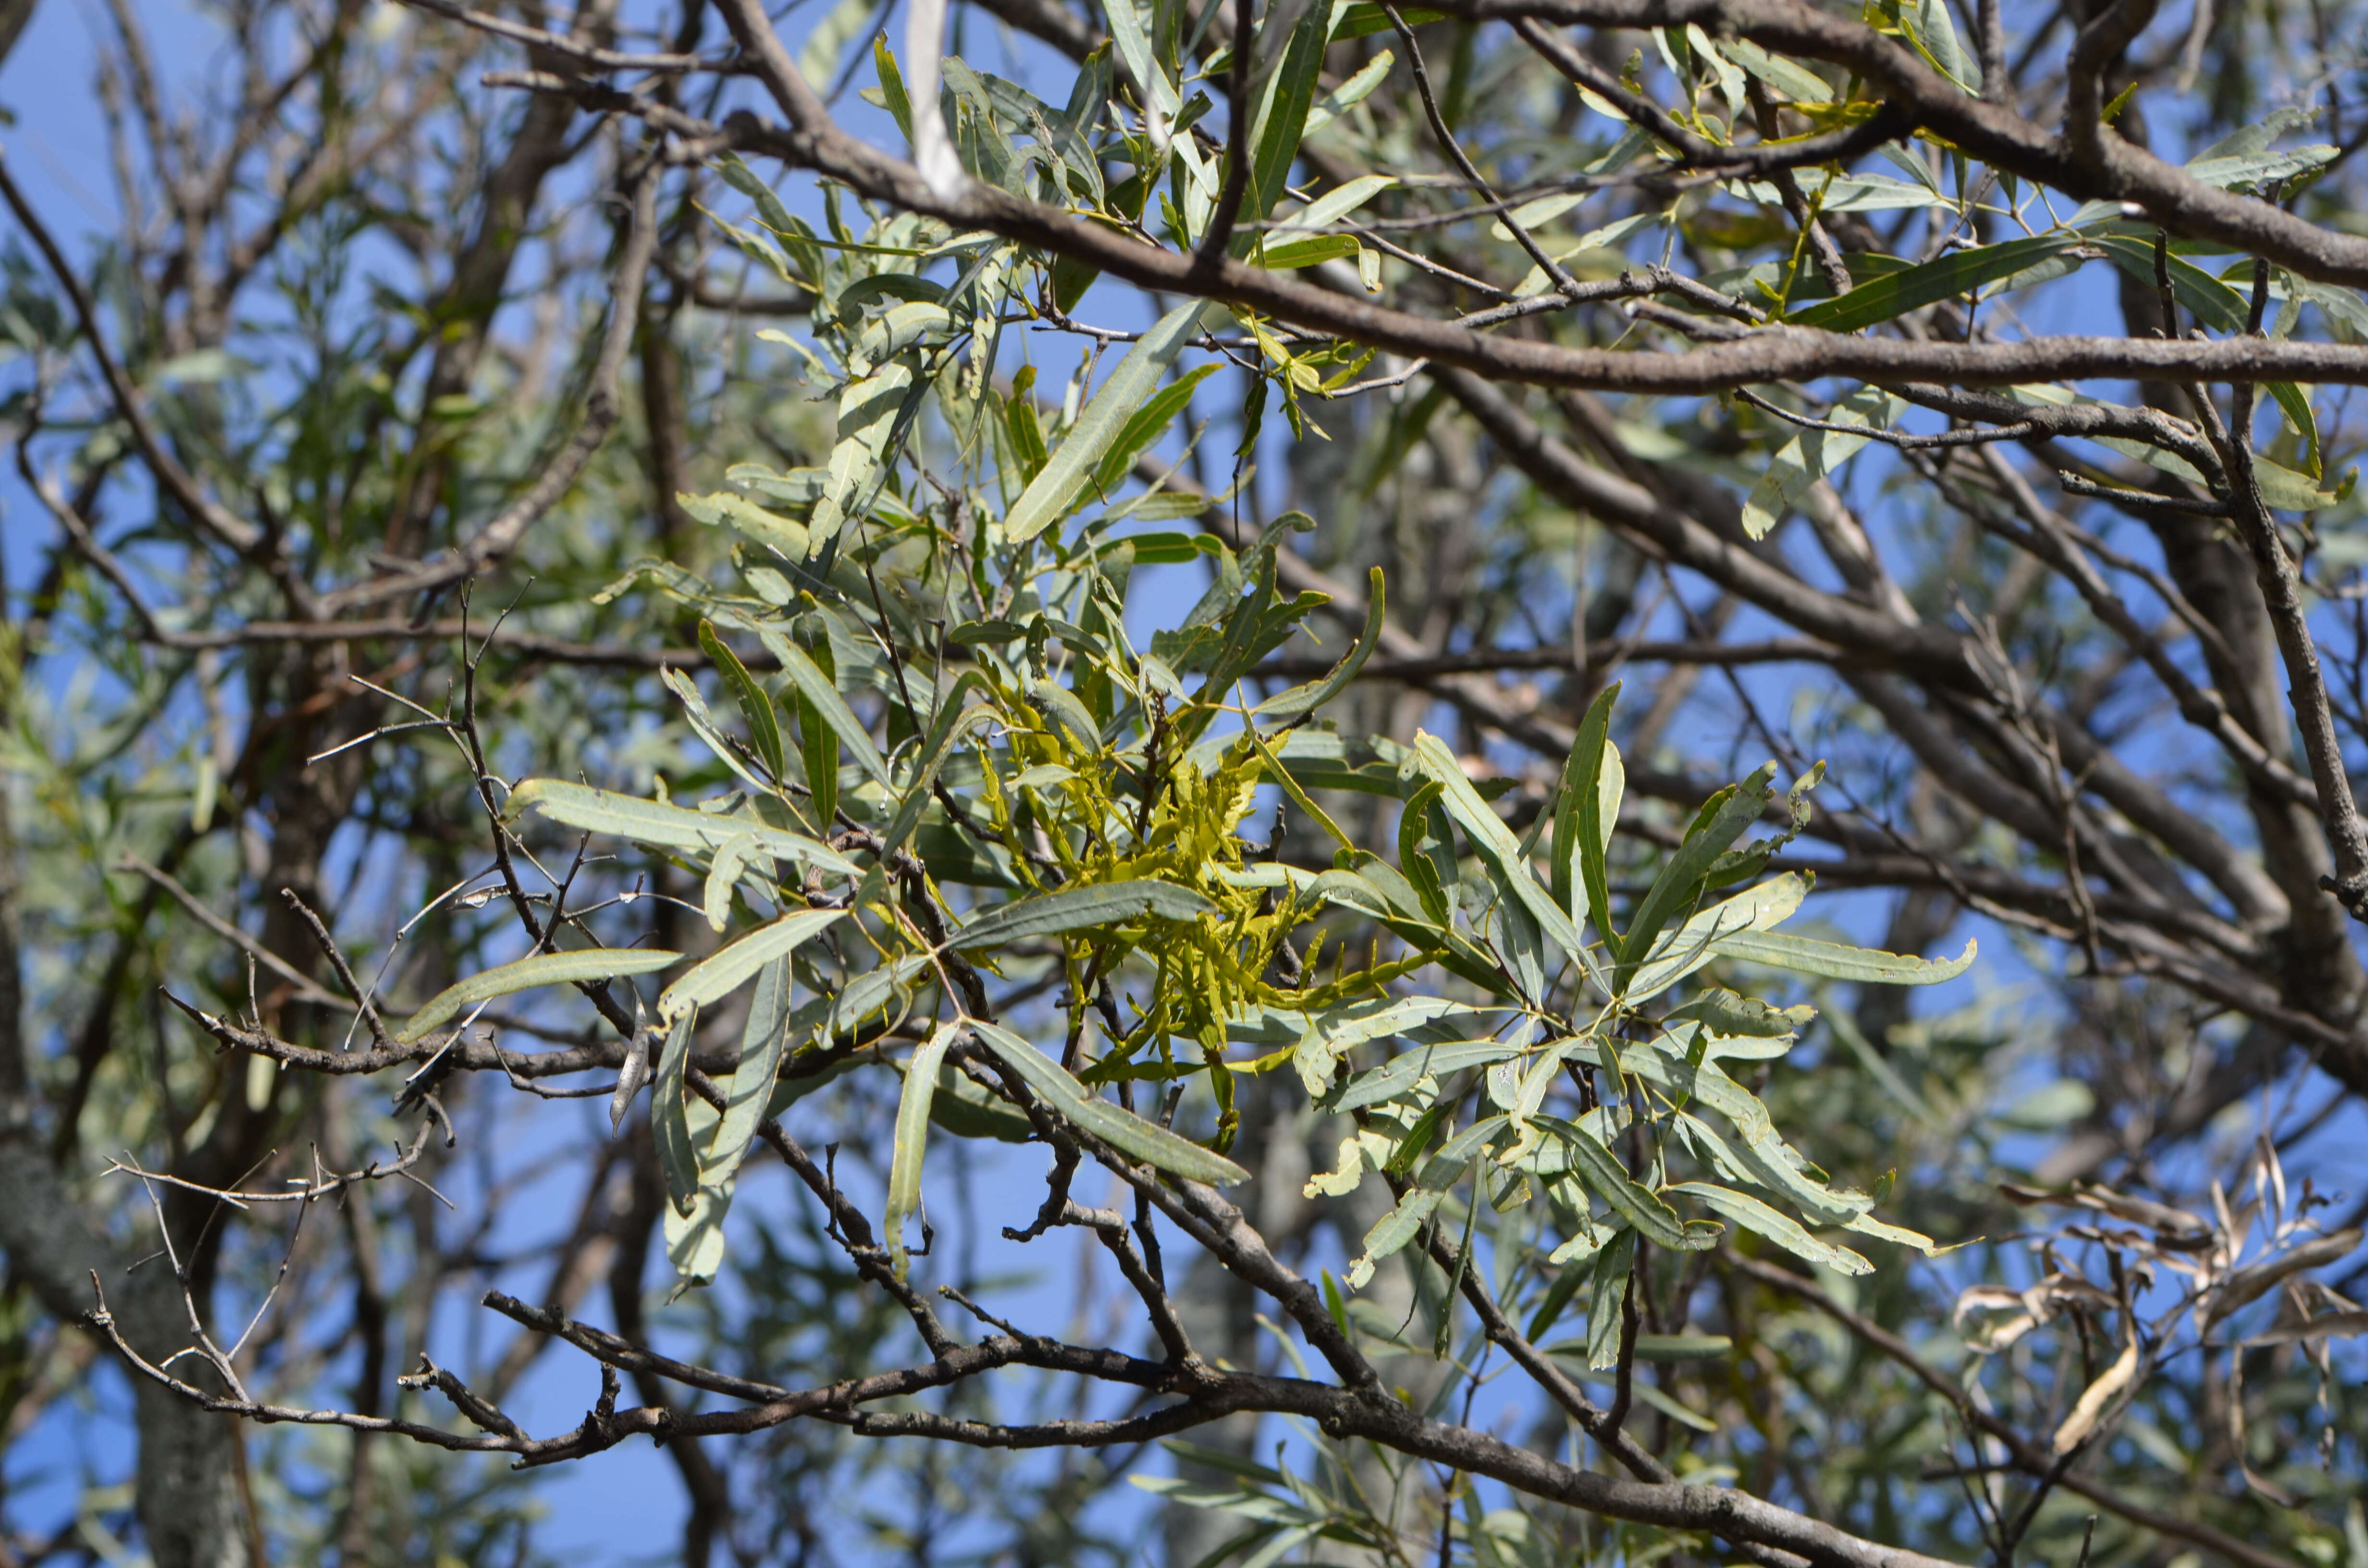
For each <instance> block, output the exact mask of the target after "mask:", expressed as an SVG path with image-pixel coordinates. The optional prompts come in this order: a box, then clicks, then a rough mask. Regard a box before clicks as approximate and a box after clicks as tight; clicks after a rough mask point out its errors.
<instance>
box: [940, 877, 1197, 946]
mask: <svg viewBox="0 0 2368 1568" xmlns="http://www.w3.org/2000/svg"><path fill="white" fill-rule="evenodd" d="M1216 907H1217V906H1216V905H1215V904H1213V903H1211V902H1209V900H1208V898H1207V897H1206V896H1205V895H1204V894H1201V893H1199V892H1194V891H1193V890H1192V889H1190V888H1188V887H1179V886H1178V885H1177V884H1176V883H1174V882H1152V881H1133V882H1097V883H1094V884H1091V885H1089V886H1086V887H1081V888H1080V887H1072V888H1063V889H1060V890H1059V891H1058V892H1048V893H1040V894H1038V895H1037V896H1036V897H1034V898H1023V899H1016V900H1014V901H1013V902H1011V903H1004V904H997V905H996V907H995V908H993V909H990V910H988V911H987V912H986V913H985V914H984V915H979V916H977V917H976V918H974V919H973V920H971V921H970V922H969V923H968V924H966V925H964V926H962V929H961V930H960V931H959V932H957V933H955V935H954V937H953V941H952V945H953V946H954V947H957V948H992V947H1000V946H1002V945H1004V944H1005V943H1007V942H1018V941H1023V940H1025V939H1026V938H1028V937H1050V936H1054V935H1057V934H1059V933H1060V932H1063V931H1075V930H1077V929H1079V928H1080V927H1082V926H1117V925H1122V924H1124V923H1125V922H1127V921H1131V920H1140V919H1143V918H1144V917H1145V916H1146V915H1156V916H1157V917H1158V918H1160V919H1162V920H1197V919H1199V918H1200V917H1201V915H1211V914H1214V913H1215V911H1216Z"/></svg>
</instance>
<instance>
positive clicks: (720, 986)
mask: <svg viewBox="0 0 2368 1568" xmlns="http://www.w3.org/2000/svg"><path fill="white" fill-rule="evenodd" d="M845 918H847V911H845V910H843V909H801V910H798V911H796V912H795V913H793V914H790V915H782V916H781V917H780V919H779V920H776V921H774V922H773V923H772V924H770V925H769V926H758V927H757V929H756V930H755V931H753V932H751V933H750V934H748V935H747V936H746V937H741V938H740V939H739V940H738V941H736V942H734V943H733V944H732V945H731V946H730V947H728V948H724V949H721V950H720V951H717V952H714V953H712V954H710V955H709V956H708V957H706V958H704V959H701V960H700V961H699V962H698V963H697V964H696V965H694V966H692V968H691V970H690V971H689V973H687V974H685V975H684V976H683V977H682V978H681V979H679V980H677V981H676V982H675V983H673V984H672V985H669V986H667V987H666V990H665V991H664V992H663V993H661V994H659V996H658V1017H660V1018H661V1019H664V1020H666V1022H668V1023H671V1022H673V1021H674V1018H675V1017H676V1016H677V1014H679V1013H681V1012H682V1011H683V1010H684V1009H686V1008H691V1007H712V1006H714V1005H715V1004H716V1003H718V1002H721V1001H722V1000H723V998H724V997H726V996H729V995H731V994H732V993H734V991H737V990H739V989H740V987H741V986H743V985H745V984H746V983H748V982H749V981H750V980H752V979H754V978H755V977H756V974H757V971H758V970H760V969H762V968H764V967H765V966H766V965H767V964H769V963H771V962H772V961H773V960H776V959H779V958H783V957H786V956H787V955H788V954H789V952H790V951H791V949H794V948H796V947H798V946H800V945H801V944H803V943H804V942H806V941H809V940H811V939H812V938H813V937H816V936H819V935H820V934H821V933H822V932H824V931H825V930H827V929H828V928H829V927H830V926H834V925H836V924H837V922H839V921H841V920H844V919H845Z"/></svg>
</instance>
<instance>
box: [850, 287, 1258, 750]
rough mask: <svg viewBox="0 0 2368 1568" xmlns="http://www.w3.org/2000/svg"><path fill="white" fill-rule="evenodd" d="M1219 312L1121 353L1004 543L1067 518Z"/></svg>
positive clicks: (1178, 316)
mask: <svg viewBox="0 0 2368 1568" xmlns="http://www.w3.org/2000/svg"><path fill="white" fill-rule="evenodd" d="M1222 308H1223V307H1221V306H1213V305H1211V304H1209V303H1207V302H1206V301H1201V300H1194V301H1190V302H1189V303H1187V304H1182V305H1178V306H1177V307H1176V308H1175V309H1174V310H1172V311H1170V312H1167V314H1166V315H1164V316H1162V317H1160V318H1159V320H1158V322H1157V323H1156V324H1155V325H1154V326H1153V327H1152V329H1151V330H1150V331H1149V332H1146V333H1144V335H1143V336H1142V337H1141V339H1139V340H1138V341H1137V342H1136V343H1135V345H1134V347H1132V348H1129V349H1128V350H1127V351H1126V358H1123V359H1121V360H1120V361H1119V362H1118V369H1115V370H1112V371H1111V372H1110V376H1109V378H1108V379H1107V380H1105V381H1103V382H1102V384H1101V386H1100V387H1099V389H1098V390H1097V391H1096V392H1094V395H1093V396H1092V397H1091V398H1090V399H1088V400H1087V403H1086V407H1085V412H1084V413H1082V414H1080V415H1077V422H1076V425H1074V426H1070V429H1069V434H1068V437H1067V438H1066V439H1065V440H1064V441H1063V442H1062V443H1061V446H1060V449H1059V450H1057V451H1055V452H1054V453H1053V455H1052V457H1051V458H1050V459H1049V460H1047V461H1046V462H1045V464H1044V466H1043V468H1042V470H1041V471H1039V472H1038V473H1037V475H1036V477H1035V478H1034V479H1031V480H1030V481H1029V482H1028V488H1027V489H1025V490H1023V491H1021V492H1020V493H1019V500H1017V501H1015V502H1013V503H1012V504H1011V511H1010V514H1009V515H1008V517H1005V518H1004V519H1003V531H1004V535H1005V537H1006V538H1008V539H1009V540H1011V541H1012V542H1013V543H1015V544H1017V543H1019V541H1021V540H1030V539H1034V538H1035V537H1036V536H1037V535H1038V534H1040V533H1042V532H1043V531H1044V530H1045V529H1046V528H1050V527H1051V526H1052V525H1053V524H1054V523H1056V522H1058V521H1060V520H1061V518H1063V517H1066V516H1067V515H1068V511H1069V506H1070V504H1071V503H1072V502H1074V501H1075V500H1076V497H1077V492H1078V491H1080V490H1082V489H1084V488H1085V483H1086V480H1087V478H1088V477H1089V476H1090V475H1091V474H1092V473H1093V472H1094V471H1095V470H1096V469H1098V468H1099V466H1100V465H1101V460H1102V459H1103V457H1104V456H1105V455H1106V454H1108V453H1109V451H1110V449H1111V448H1112V447H1113V446H1115V445H1116V444H1117V442H1118V438H1119V436H1120V434H1121V432H1122V431H1124V430H1125V428H1126V426H1127V423H1128V422H1129V421H1130V420H1132V419H1133V417H1134V415H1135V412H1136V411H1137V410H1138V409H1140V408H1142V407H1143V406H1144V404H1145V403H1148V402H1150V401H1151V398H1152V395H1153V393H1155V392H1156V391H1157V390H1158V388H1159V378H1160V377H1161V376H1163V375H1165V374H1166V373H1167V367H1168V366H1170V365H1172V364H1174V363H1175V362H1176V356H1178V354H1180V353H1182V352H1183V351H1184V346H1185V345H1186V344H1187V343H1190V341H1191V340H1192V339H1193V338H1194V337H1195V336H1196V335H1199V333H1200V331H1201V314H1202V312H1208V311H1215V310H1221V309H1222ZM867 744H868V743H867Z"/></svg>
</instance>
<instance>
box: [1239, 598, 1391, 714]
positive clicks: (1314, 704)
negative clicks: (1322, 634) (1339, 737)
mask: <svg viewBox="0 0 2368 1568" xmlns="http://www.w3.org/2000/svg"><path fill="white" fill-rule="evenodd" d="M1369 582H1370V584H1371V587H1370V589H1369V590H1368V592H1367V594H1366V597H1365V624H1364V628H1363V630H1361V631H1359V632H1358V633H1357V641H1356V642H1353V643H1351V644H1350V645H1349V651H1348V653H1345V654H1343V655H1342V656H1341V659H1340V662H1339V663H1338V664H1337V665H1333V666H1332V668H1331V670H1330V672H1329V673H1327V674H1326V676H1324V677H1323V678H1322V679H1321V680H1314V681H1310V682H1308V683H1307V684H1306V685H1304V686H1294V687H1292V688H1291V689H1290V690H1288V691H1283V692H1278V693H1277V694H1276V695H1274V696H1272V697H1269V698H1268V699H1266V700H1265V701H1264V702H1261V703H1259V704H1258V707H1257V709H1256V710H1255V711H1256V712H1257V713H1258V716H1259V717H1260V718H1264V719H1296V718H1298V717H1299V716H1300V715H1301V714H1303V713H1313V712H1315V710H1317V709H1318V708H1321V707H1323V706H1324V705H1325V704H1326V703H1327V702H1329V701H1331V700H1332V699H1334V698H1336V697H1338V696H1339V695H1340V693H1341V692H1343V691H1345V690H1346V689H1348V686H1349V682H1350V681H1352V680H1355V679H1356V678H1357V672H1358V671H1359V670H1361V669H1363V668H1364V667H1365V661H1366V660H1367V659H1370V658H1372V656H1373V650H1374V649H1376V648H1378V647H1380V646H1381V644H1382V625H1383V621H1384V620H1385V619H1387V617H1388V615H1389V597H1388V595H1387V593H1386V591H1385V590H1384V589H1383V584H1382V569H1381V568H1380V567H1378V566H1376V567H1374V568H1373V569H1372V577H1371V578H1370V579H1369Z"/></svg>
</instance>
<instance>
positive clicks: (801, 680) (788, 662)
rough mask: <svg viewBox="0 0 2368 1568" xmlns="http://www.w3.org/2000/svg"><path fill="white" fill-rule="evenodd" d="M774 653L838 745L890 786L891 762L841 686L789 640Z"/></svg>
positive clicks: (784, 640) (865, 768) (785, 640)
mask: <svg viewBox="0 0 2368 1568" xmlns="http://www.w3.org/2000/svg"><path fill="white" fill-rule="evenodd" d="M774 652H776V653H779V654H780V658H781V671H782V673H783V674H785V675H787V676H789V677H790V680H791V683H792V684H793V685H795V686H796V687H797V688H798V695H799V696H800V697H802V698H803V699H806V701H807V702H809V703H811V704H813V706H814V711H815V712H816V713H819V714H820V715H822V722H824V723H825V724H827V725H828V726H830V732H831V733H833V734H835V735H837V737H838V739H839V744H842V745H844V746H846V747H847V749H848V751H851V752H853V753H854V754H855V760H856V762H857V763H858V764H859V765H860V767H862V769H863V771H864V772H866V773H869V774H870V775H871V777H872V778H876V779H878V780H879V781H880V782H881V783H882V784H885V783H887V782H888V759H887V758H886V757H883V756H881V755H880V748H879V747H878V746H876V745H873V744H871V731H869V730H867V729H865V728H864V727H863V721H862V720H860V719H858V718H857V717H856V716H855V710H854V709H852V708H849V707H848V705H847V699H845V698H844V697H841V696H840V695H839V694H838V683H837V682H836V681H834V680H832V679H831V678H830V677H829V676H826V675H825V674H823V673H822V670H821V668H820V667H819V666H818V665H815V664H814V660H812V659H811V658H809V657H807V656H806V652H805V650H804V649H803V648H801V647H799V646H798V645H797V644H796V643H794V642H790V641H789V640H788V639H786V638H784V639H782V640H781V642H780V644H779V645H778V646H777V647H776V648H775V649H774Z"/></svg>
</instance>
